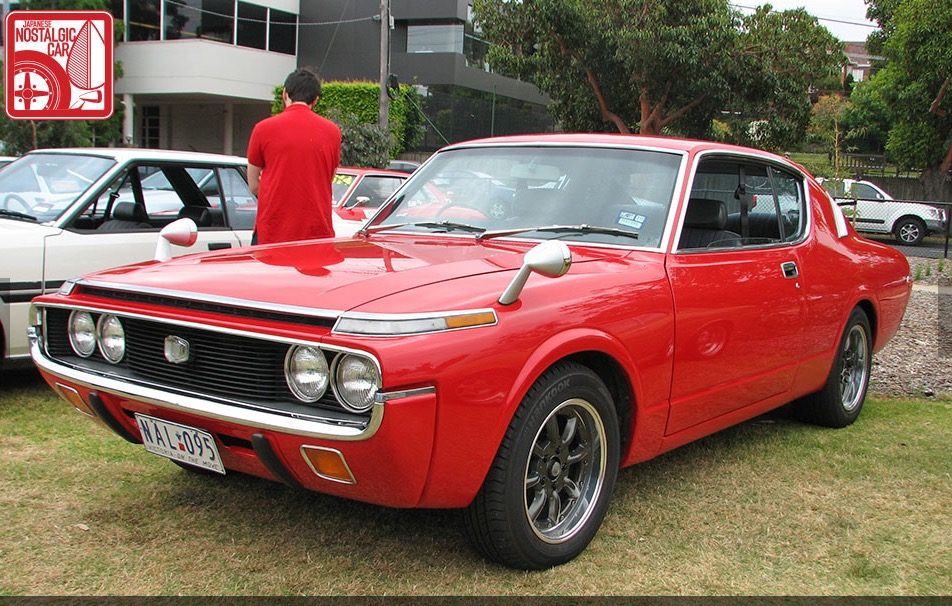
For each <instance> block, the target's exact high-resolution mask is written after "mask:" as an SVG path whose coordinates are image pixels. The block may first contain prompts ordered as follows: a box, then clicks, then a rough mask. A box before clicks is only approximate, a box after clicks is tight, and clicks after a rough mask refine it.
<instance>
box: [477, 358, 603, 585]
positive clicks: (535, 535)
mask: <svg viewBox="0 0 952 606" xmlns="http://www.w3.org/2000/svg"><path fill="white" fill-rule="evenodd" d="M618 461H619V430H618V416H617V414H616V412H615V408H614V404H613V400H612V397H611V394H610V393H609V391H608V389H607V388H606V387H605V384H604V383H603V382H602V381H601V379H600V378H599V377H598V375H596V374H595V373H594V372H592V371H591V370H589V369H588V368H586V367H584V366H581V365H579V364H575V363H568V362H566V363H561V364H558V365H556V366H554V367H552V368H551V369H549V370H548V371H547V372H546V373H545V374H543V375H542V377H540V378H539V380H538V381H537V382H536V383H535V385H534V386H533V387H532V389H530V390H529V393H528V394H527V395H526V397H525V399H524V400H523V402H522V404H521V405H520V406H519V408H518V410H517V411H516V414H515V416H514V418H513V420H512V422H511V423H510V425H509V429H508V431H507V432H506V435H505V437H504V438H503V441H502V444H501V446H500V447H499V452H498V453H497V454H496V459H495V461H494V462H493V465H492V467H491V468H490V470H489V473H488V474H487V476H486V479H485V481H484V482H483V486H482V488H481V489H480V491H479V494H477V495H476V498H475V499H474V500H473V502H472V504H470V506H469V508H468V509H467V510H466V513H465V518H464V519H465V527H466V532H467V535H468V536H469V538H470V540H471V541H472V542H473V544H474V545H475V547H476V548H477V549H478V550H479V551H480V552H481V553H482V554H483V555H485V556H486V557H487V558H489V559H492V560H495V561H497V562H500V563H502V564H505V565H507V566H511V567H513V568H520V569H525V570H540V569H544V568H549V567H552V566H556V565H558V564H562V563H564V562H567V561H569V560H571V559H573V558H574V557H576V556H577V555H578V554H580V553H581V552H582V551H584V549H585V548H586V547H587V546H588V544H589V542H591V540H592V538H593V537H594V536H595V533H596V532H597V531H598V528H599V526H601V523H602V520H603V519H604V517H605V512H606V511H607V509H608V503H609V500H610V499H611V494H612V491H613V490H614V486H615V478H616V476H617V474H618Z"/></svg>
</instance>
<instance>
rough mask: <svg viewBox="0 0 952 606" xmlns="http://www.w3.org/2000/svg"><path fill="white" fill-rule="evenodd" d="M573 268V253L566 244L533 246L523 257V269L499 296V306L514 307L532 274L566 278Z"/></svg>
mask: <svg viewBox="0 0 952 606" xmlns="http://www.w3.org/2000/svg"><path fill="white" fill-rule="evenodd" d="M571 266H572V252H571V251H570V250H569V247H568V246H566V245H565V243H564V242H556V241H555V240H546V241H545V242H542V243H541V244H537V245H535V246H533V247H532V249H531V250H530V251H529V252H527V253H526V256H525V257H523V259H522V267H520V268H519V271H518V272H517V273H516V275H515V276H514V277H513V278H512V282H510V283H509V286H507V287H506V290H504V291H503V293H502V294H501V295H500V296H499V299H498V301H499V304H500V305H512V304H513V303H515V302H516V301H518V300H519V294H520V293H521V292H522V289H523V288H524V287H525V285H526V280H528V279H529V274H530V273H532V272H535V273H537V274H541V275H543V276H545V277H547V278H558V277H559V276H564V275H565V274H566V272H568V270H569V267H571Z"/></svg>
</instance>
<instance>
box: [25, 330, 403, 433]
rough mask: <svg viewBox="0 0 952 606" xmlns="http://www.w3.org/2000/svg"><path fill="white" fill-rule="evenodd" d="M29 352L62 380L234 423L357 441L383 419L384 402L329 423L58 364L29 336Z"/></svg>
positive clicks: (371, 431) (42, 366) (372, 431)
mask: <svg viewBox="0 0 952 606" xmlns="http://www.w3.org/2000/svg"><path fill="white" fill-rule="evenodd" d="M30 355H31V356H32V357H33V361H34V363H36V365H37V367H39V368H40V369H41V370H43V371H45V372H47V373H49V374H51V375H53V376H55V377H57V378H59V379H62V380H64V381H70V382H72V383H75V384H78V385H82V386H83V387H86V388H88V389H94V390H96V391H98V392H100V393H109V394H112V395H115V396H119V397H123V398H129V399H131V400H136V401H139V402H145V403H147V404H152V405H155V406H158V407H160V408H165V409H168V410H175V411H178V412H184V413H189V414H194V415H198V416H200V417H205V418H209V419H215V420H217V421H225V422H229V423H236V424H239V425H242V426H245V427H254V428H257V429H265V430H271V431H277V432H281V433H288V434H293V435H296V436H302V437H306V438H313V439H323V440H339V441H359V440H366V439H368V438H370V437H372V436H373V435H374V434H375V433H376V432H377V430H378V429H379V428H380V424H381V423H382V422H383V412H384V405H383V403H382V402H378V403H375V404H374V407H373V409H372V412H371V415H370V420H369V422H368V424H367V426H366V427H364V428H358V427H347V426H342V425H337V424H334V423H332V422H324V421H317V420H313V419H301V418H297V417H292V416H288V415H282V414H277V413H272V412H265V411H261V410H252V409H248V408H241V407H238V406H233V405H228V404H221V403H219V402H214V401H211V400H206V399H204V398H199V397H194V396H186V395H181V394H174V393H169V392H167V391H163V390H161V389H155V388H152V387H145V386H142V385H135V384H131V383H128V382H126V381H122V380H117V379H114V378H111V377H106V376H102V375H98V374H94V373H91V372H87V371H83V370H79V369H76V368H72V367H69V366H66V365H64V364H60V363H58V362H55V361H54V360H51V359H50V358H48V357H46V356H45V355H44V353H43V351H42V348H41V347H40V344H39V340H38V339H35V338H34V339H31V343H30Z"/></svg>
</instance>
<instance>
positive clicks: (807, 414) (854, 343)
mask: <svg viewBox="0 0 952 606" xmlns="http://www.w3.org/2000/svg"><path fill="white" fill-rule="evenodd" d="M872 342H873V341H872V335H871V331H870V328H869V319H867V317H866V313H865V312H864V311H863V310H862V309H860V308H856V309H854V310H853V313H852V314H850V318H849V321H848V322H847V323H846V329H845V330H844V331H843V336H842V338H841V339H840V345H839V349H838V350H837V354H836V358H835V359H834V360H833V368H831V369H830V375H829V377H827V380H826V384H825V385H824V386H823V389H821V390H820V391H818V392H817V393H815V394H813V395H810V396H807V397H806V398H804V399H803V400H801V401H799V402H797V403H796V405H795V411H796V413H797V416H798V417H799V418H801V419H803V420H804V421H807V422H810V423H815V424H817V425H823V426H824V427H846V426H847V425H850V424H851V423H853V421H855V420H856V418H857V417H858V416H859V413H860V411H861V410H862V409H863V402H864V401H865V400H866V388H867V386H868V385H869V372H870V368H871V365H872V360H873V355H872V353H873V350H872Z"/></svg>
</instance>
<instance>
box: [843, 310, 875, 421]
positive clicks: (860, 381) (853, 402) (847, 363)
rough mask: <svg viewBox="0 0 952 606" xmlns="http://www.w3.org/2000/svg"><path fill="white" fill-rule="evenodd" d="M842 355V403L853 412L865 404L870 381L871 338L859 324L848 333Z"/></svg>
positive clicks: (847, 410) (848, 410)
mask: <svg viewBox="0 0 952 606" xmlns="http://www.w3.org/2000/svg"><path fill="white" fill-rule="evenodd" d="M841 355H842V368H841V369H840V402H841V403H842V405H843V409H844V410H845V411H846V412H853V411H854V410H856V409H857V408H858V407H859V405H860V404H861V403H862V402H863V396H864V395H865V392H866V383H867V381H868V380H869V337H868V336H867V334H866V331H865V330H864V329H863V327H862V326H860V325H859V324H856V325H854V326H853V327H851V328H850V331H849V333H847V335H846V339H845V340H844V343H843V351H842V352H841Z"/></svg>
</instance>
